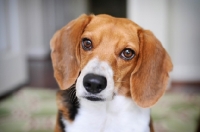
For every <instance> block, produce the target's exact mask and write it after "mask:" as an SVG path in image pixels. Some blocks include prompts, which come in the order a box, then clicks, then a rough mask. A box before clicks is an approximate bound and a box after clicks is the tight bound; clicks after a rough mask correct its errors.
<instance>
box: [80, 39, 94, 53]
mask: <svg viewBox="0 0 200 132" xmlns="http://www.w3.org/2000/svg"><path fill="white" fill-rule="evenodd" d="M82 47H83V49H84V50H91V49H92V48H93V46H92V41H91V40H89V39H87V38H84V39H83V40H82Z"/></svg>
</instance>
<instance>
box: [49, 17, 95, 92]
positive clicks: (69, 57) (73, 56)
mask: <svg viewBox="0 0 200 132" xmlns="http://www.w3.org/2000/svg"><path fill="white" fill-rule="evenodd" d="M91 19H92V16H87V15H81V16H80V17H78V18H77V19H75V20H73V21H71V22H70V23H69V24H67V25H66V26H64V27H63V28H62V29H60V30H59V31H57V32H56V33H55V34H54V36H53V38H52V39H51V41H50V46H51V58H52V63H53V69H54V76H55V78H56V80H57V83H58V85H59V86H60V88H61V89H62V90H64V89H67V88H69V87H70V86H71V85H72V84H74V83H75V81H76V79H77V77H78V74H79V72H80V66H79V65H80V64H79V63H80V53H79V52H80V51H79V45H80V41H81V35H82V33H83V31H84V29H85V27H86V26H87V24H88V23H89V22H90V20H91Z"/></svg>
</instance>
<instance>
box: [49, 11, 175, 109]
mask: <svg viewBox="0 0 200 132" xmlns="http://www.w3.org/2000/svg"><path fill="white" fill-rule="evenodd" d="M83 38H88V39H90V40H91V41H92V43H93V49H92V50H91V51H85V50H83V49H82V47H81V40H82V39H83ZM124 48H132V49H134V51H135V52H136V55H135V57H134V58H133V59H132V60H129V61H126V60H123V59H121V58H120V57H119V55H120V53H121V51H122V50H123V49H124ZM51 49H52V54H51V57H52V61H53V68H54V76H55V78H56V80H57V82H58V84H59V86H60V88H61V89H67V88H69V87H70V86H71V85H72V84H74V83H75V80H76V79H77V77H78V74H79V72H80V71H81V69H82V68H84V66H85V65H86V64H87V63H88V61H89V60H91V59H92V58H94V57H98V58H99V59H100V60H102V61H106V62H107V63H109V65H110V66H111V67H112V69H113V71H114V76H113V79H114V82H115V88H116V90H117V91H118V94H121V95H124V96H127V97H131V98H132V99H133V100H134V101H135V102H136V103H137V104H138V105H139V106H141V107H150V106H152V105H153V104H155V103H156V102H157V100H158V99H159V98H160V97H161V96H162V95H163V93H164V91H165V88H166V85H167V82H168V78H169V75H168V73H169V72H170V71H171V70H172V62H171V59H170V57H169V55H168V54H167V52H166V51H165V49H164V48H163V47H162V45H161V43H160V42H159V41H158V40H157V39H156V37H155V36H154V35H153V33H152V32H150V31H148V30H144V29H143V28H141V27H140V26H138V25H137V24H135V23H134V22H132V21H130V20H128V19H124V18H115V17H111V16H108V15H97V16H94V15H90V16H87V15H82V16H80V17H79V18H77V19H76V20H73V21H72V22H70V23H69V24H67V25H66V26H65V27H63V28H62V29H61V30H59V31H57V33H56V34H55V35H54V36H53V38H52V40H51Z"/></svg>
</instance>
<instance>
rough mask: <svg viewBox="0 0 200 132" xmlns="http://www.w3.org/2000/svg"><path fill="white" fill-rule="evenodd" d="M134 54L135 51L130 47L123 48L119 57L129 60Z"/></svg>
mask: <svg viewBox="0 0 200 132" xmlns="http://www.w3.org/2000/svg"><path fill="white" fill-rule="evenodd" d="M134 56H135V51H134V50H132V49H130V48H126V49H124V50H123V51H122V52H121V54H120V57H121V58H122V59H124V60H131V59H132V58H133V57H134Z"/></svg>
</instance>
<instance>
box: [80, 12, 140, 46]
mask: <svg viewBox="0 0 200 132" xmlns="http://www.w3.org/2000/svg"><path fill="white" fill-rule="evenodd" d="M139 29H141V27H139V26H138V25H137V24H135V23H134V22H132V21H131V20H128V19H126V18H116V17H112V16H108V15H98V16H94V17H93V18H92V20H91V21H90V23H89V24H88V25H87V26H86V28H85V30H84V32H83V35H82V38H89V39H91V40H93V41H94V40H95V41H96V40H99V41H105V42H108V41H111V40H112V42H113V43H115V42H114V41H118V42H122V43H126V44H131V43H133V44H138V43H139V38H138V30H139ZM97 43H99V42H97Z"/></svg>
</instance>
